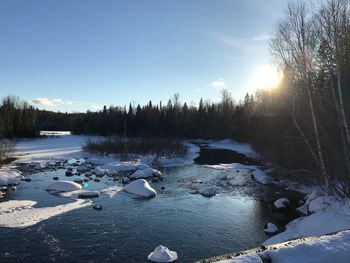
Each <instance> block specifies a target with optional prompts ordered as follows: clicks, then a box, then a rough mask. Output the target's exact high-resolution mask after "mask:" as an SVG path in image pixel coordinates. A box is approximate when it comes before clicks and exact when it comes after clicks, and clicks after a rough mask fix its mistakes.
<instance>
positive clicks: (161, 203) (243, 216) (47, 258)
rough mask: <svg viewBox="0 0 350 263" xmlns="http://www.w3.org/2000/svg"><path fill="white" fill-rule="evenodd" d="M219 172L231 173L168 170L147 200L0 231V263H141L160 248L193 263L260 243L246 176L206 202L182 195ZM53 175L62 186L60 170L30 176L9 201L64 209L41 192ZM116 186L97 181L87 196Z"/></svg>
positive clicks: (260, 215)
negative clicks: (151, 197) (155, 249)
mask: <svg viewBox="0 0 350 263" xmlns="http://www.w3.org/2000/svg"><path fill="white" fill-rule="evenodd" d="M216 151H217V153H220V151H221V150H216ZM220 154H221V153H220ZM221 173H228V174H231V175H232V173H233V171H226V172H223V171H218V170H213V169H209V168H205V167H203V166H200V165H197V164H195V165H191V166H186V167H180V168H169V169H165V170H164V171H163V175H164V180H163V181H162V182H159V183H154V184H152V186H153V187H154V188H155V189H156V191H157V192H158V195H157V197H156V198H154V199H150V200H142V199H135V198H132V197H131V196H130V195H128V194H125V193H123V192H119V193H118V194H116V195H115V196H114V197H112V198H110V197H109V196H107V195H101V196H100V197H99V198H97V199H93V202H94V204H100V205H102V206H103V210H102V211H96V210H93V209H92V206H89V207H85V208H81V209H78V210H74V211H71V212H67V213H65V214H63V215H61V216H58V217H54V218H51V219H49V220H46V221H43V222H41V223H39V224H37V225H34V226H31V227H28V228H24V229H6V228H0V262H147V260H146V259H147V255H148V254H149V253H150V252H151V251H153V249H154V248H155V247H156V246H158V245H160V244H162V245H166V246H168V247H169V248H170V249H171V250H175V251H177V252H178V256H179V261H178V262H193V261H194V260H197V259H202V258H206V257H211V256H215V255H220V254H225V253H229V252H232V251H238V250H243V249H248V248H251V247H256V246H259V245H260V244H261V243H262V242H263V241H264V240H265V239H267V236H266V235H265V234H264V231H263V228H264V223H265V222H266V220H265V219H264V212H263V208H262V205H261V202H260V201H259V200H258V199H257V197H256V195H257V194H256V193H259V191H260V190H261V189H260V188H259V187H260V186H258V185H257V184H256V183H254V182H253V181H252V180H251V178H250V177H247V176H246V177H242V176H240V175H234V176H236V177H237V178H234V180H237V187H235V188H233V189H231V190H230V191H222V192H221V193H219V194H218V195H216V196H215V197H212V198H205V197H203V196H200V195H193V194H191V193H190V189H189V185H190V183H191V182H192V181H194V180H202V181H203V184H205V183H206V182H207V181H210V180H213V178H216V177H217V176H218V175H219V174H221ZM53 176H59V177H60V178H62V179H63V178H64V179H67V178H66V177H65V176H64V170H61V171H55V172H48V173H39V174H34V175H32V176H31V178H32V180H33V181H32V182H30V183H25V184H23V185H22V186H21V187H20V189H19V190H18V191H17V192H15V193H14V194H13V195H12V198H14V199H30V200H36V201H38V202H39V205H38V206H49V205H50V206H51V205H56V204H62V203H65V202H69V200H67V199H65V198H61V197H57V196H53V195H50V194H48V193H47V192H45V191H44V190H43V189H44V187H45V186H46V185H48V184H49V183H51V182H52V177H53ZM73 179H74V177H70V180H73ZM116 184H118V183H116V182H113V181H110V180H108V178H107V177H104V178H103V179H102V182H100V183H95V182H92V183H90V185H89V189H102V188H105V187H107V186H111V185H116ZM162 186H164V187H165V189H164V190H162V189H161V187H162ZM38 206H37V207H38Z"/></svg>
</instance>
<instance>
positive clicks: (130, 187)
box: [124, 179, 157, 197]
mask: <svg viewBox="0 0 350 263" xmlns="http://www.w3.org/2000/svg"><path fill="white" fill-rule="evenodd" d="M124 191H125V192H128V193H130V194H134V195H137V196H142V197H155V196H156V195H157V192H156V191H155V190H154V189H153V188H152V187H151V186H150V185H149V183H148V182H147V181H146V180H144V179H138V180H136V181H133V182H131V183H130V184H127V185H126V186H125V187H124Z"/></svg>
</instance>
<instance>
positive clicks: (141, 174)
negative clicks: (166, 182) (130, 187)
mask: <svg viewBox="0 0 350 263" xmlns="http://www.w3.org/2000/svg"><path fill="white" fill-rule="evenodd" d="M160 175H161V172H160V171H158V170H156V169H152V168H146V169H142V170H137V171H135V172H134V173H133V174H132V175H130V178H131V179H147V178H150V177H153V176H160Z"/></svg>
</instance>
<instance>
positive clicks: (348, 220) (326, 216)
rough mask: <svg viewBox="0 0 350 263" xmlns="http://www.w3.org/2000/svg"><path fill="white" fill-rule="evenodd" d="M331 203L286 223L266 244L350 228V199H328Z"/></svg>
mask: <svg viewBox="0 0 350 263" xmlns="http://www.w3.org/2000/svg"><path fill="white" fill-rule="evenodd" d="M327 202H328V203H329V205H327V206H326V207H325V208H324V209H321V210H317V209H316V210H317V211H316V212H315V213H313V214H311V215H309V216H304V217H300V218H297V219H295V220H293V221H291V222H290V223H288V224H287V225H286V230H285V231H284V232H282V233H280V234H278V235H276V236H273V237H271V238H270V239H268V240H266V241H265V242H264V243H263V244H264V245H271V244H276V243H281V242H284V241H288V240H292V239H298V238H303V237H309V236H320V235H324V234H328V233H334V232H337V231H342V230H345V229H349V228H350V199H349V198H347V199H345V200H344V199H342V200H337V199H335V198H329V199H327Z"/></svg>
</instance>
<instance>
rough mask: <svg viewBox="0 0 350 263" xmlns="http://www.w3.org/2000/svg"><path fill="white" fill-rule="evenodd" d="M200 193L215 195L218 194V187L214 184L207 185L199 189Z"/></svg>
mask: <svg viewBox="0 0 350 263" xmlns="http://www.w3.org/2000/svg"><path fill="white" fill-rule="evenodd" d="M198 193H200V194H201V195H204V196H207V197H209V196H214V195H216V188H215V187H214V186H205V187H203V188H201V189H199V190H198Z"/></svg>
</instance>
